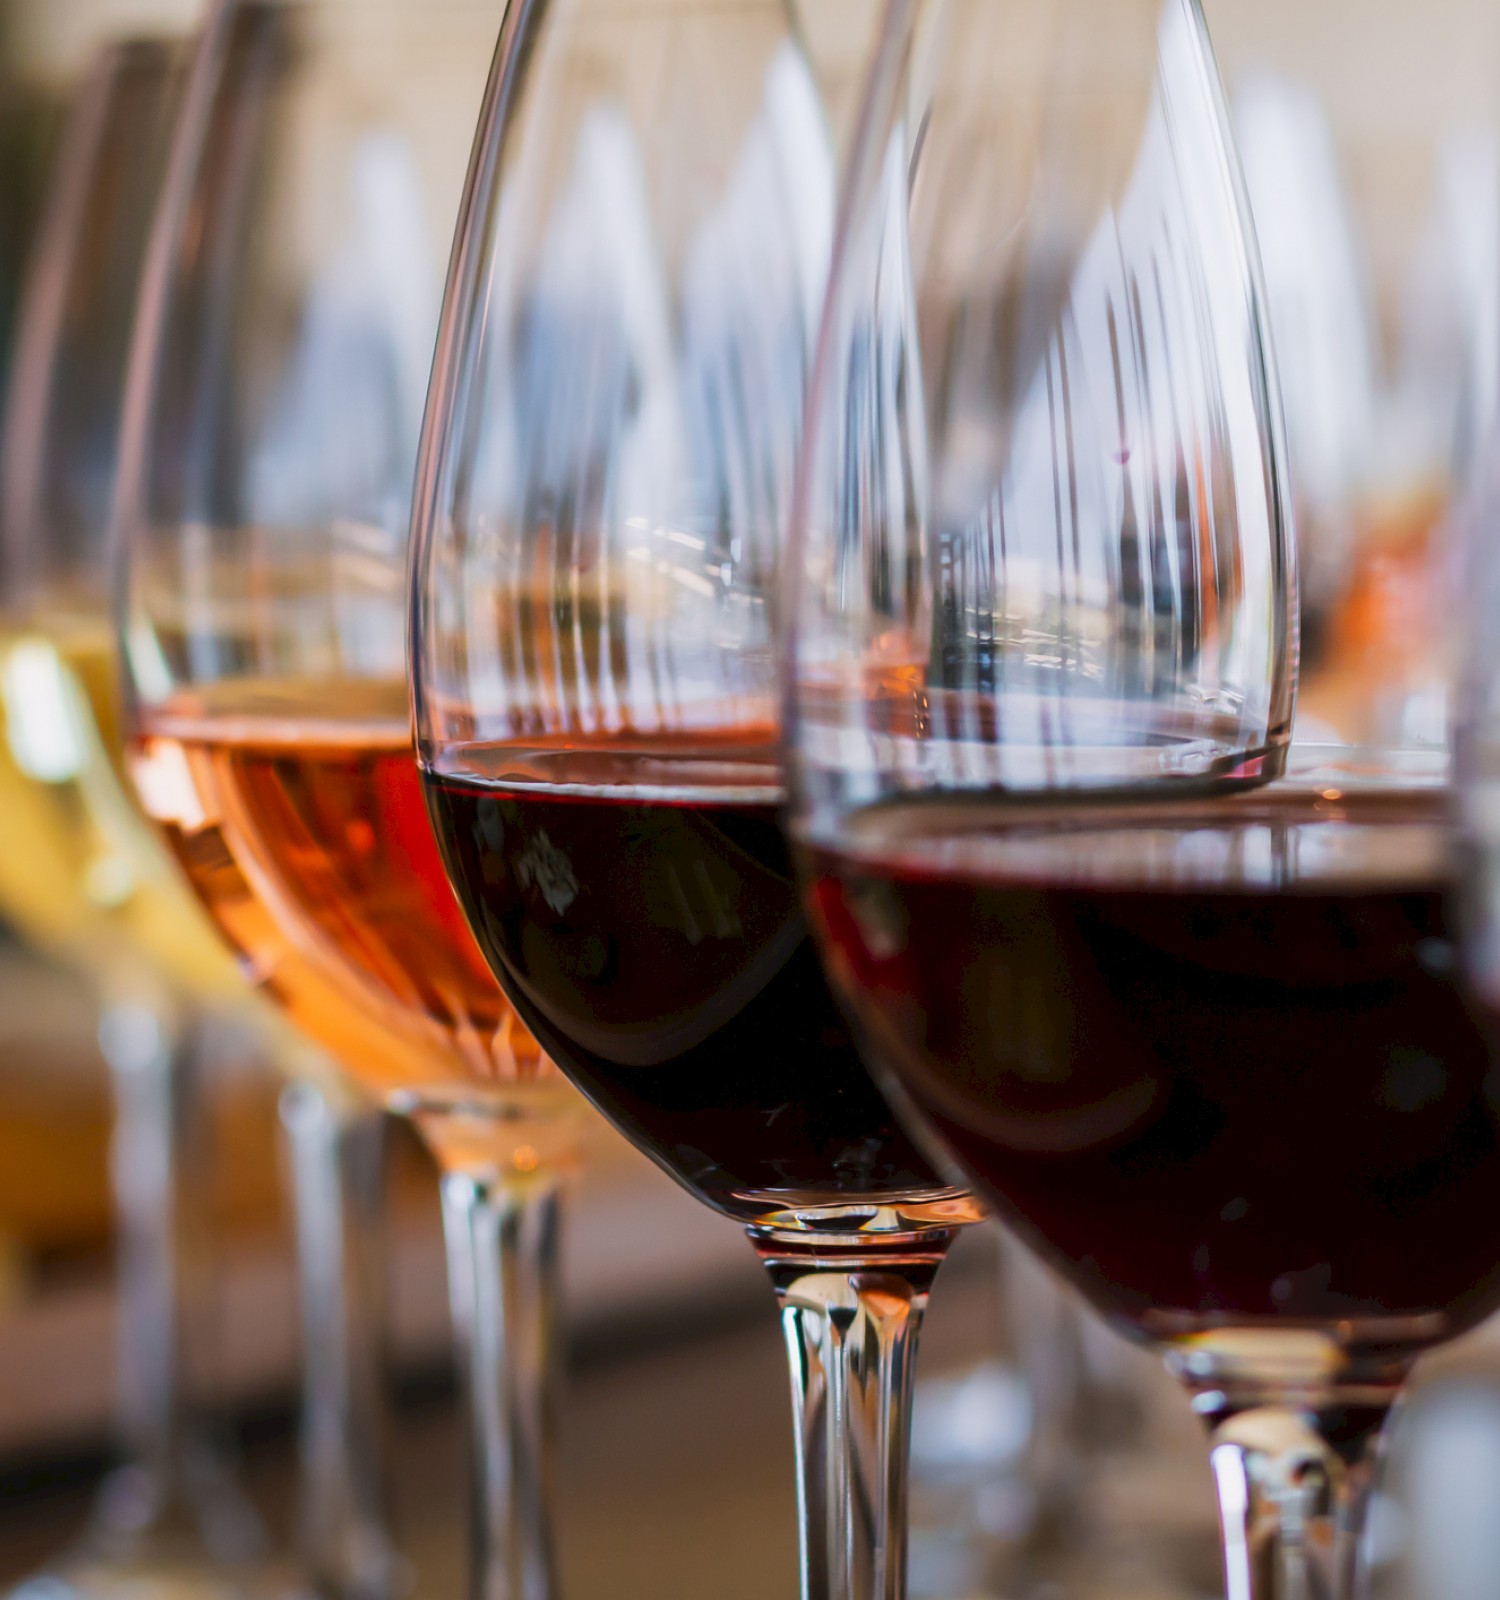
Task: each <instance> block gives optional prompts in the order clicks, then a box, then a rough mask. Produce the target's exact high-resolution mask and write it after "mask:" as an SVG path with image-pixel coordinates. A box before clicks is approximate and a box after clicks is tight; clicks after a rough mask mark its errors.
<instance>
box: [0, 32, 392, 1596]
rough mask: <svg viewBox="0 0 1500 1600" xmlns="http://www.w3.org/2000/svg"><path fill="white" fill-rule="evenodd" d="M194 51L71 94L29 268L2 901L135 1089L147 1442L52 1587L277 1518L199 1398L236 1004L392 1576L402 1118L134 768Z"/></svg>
mask: <svg viewBox="0 0 1500 1600" xmlns="http://www.w3.org/2000/svg"><path fill="white" fill-rule="evenodd" d="M186 65H187V44H186V42H184V41H175V40H170V39H163V38H146V37H141V38H133V39H126V40H123V41H119V42H116V43H112V44H110V45H108V46H106V47H104V49H103V50H102V51H101V53H100V54H99V55H98V56H97V58H96V59H95V61H94V63H93V65H92V68H91V70H90V71H89V72H88V74H87V75H86V77H85V79H84V81H83V83H82V85H81V87H80V88H79V90H78V92H77V94H76V97H75V99H74V102H73V105H72V108H71V111H70V115H69V118H68V122H67V127H66V130H65V133H64V137H63V140H62V143H61V147H60V149H59V151H58V155H57V158H56V161H55V163H54V166H53V171H52V174H51V177H50V180H49V183H48V186H47V198H46V205H45V209H44V212H43V216H42V219H41V226H40V230H39V234H38V238H37V242H36V247H35V250H34V252H33V258H32V261H31V265H30V268H29V271H28V274H27V277H26V285H25V290H24V294H23V297H22V302H21V311H20V333H19V338H18V343H17V352H16V362H15V369H14V372H13V375H12V382H11V385H10V390H9V396H8V403H7V408H6V426H5V433H4V441H3V453H0V527H3V534H4V545H3V549H4V556H5V565H4V583H3V586H0V601H3V622H0V802H3V805H4V813H5V820H6V839H5V849H4V850H3V851H0V906H3V907H4V909H5V911H6V913H7V915H9V916H10V917H12V918H13V919H14V920H15V921H16V922H17V924H18V925H19V926H20V927H21V928H22V929H23V930H24V931H25V932H26V933H27V934H28V936H29V937H31V938H32V939H33V940H34V941H35V942H37V943H38V944H40V945H42V946H43V947H45V948H47V949H49V950H51V951H52V952H53V953H54V954H56V955H58V956H60V957H61V958H62V959H64V960H65V961H68V962H70V963H72V964H74V965H75V966H80V967H81V968H82V969H83V971H84V972H85V974H86V975H87V976H88V977H89V978H90V979H91V980H92V981H93V982H94V983H95V984H96V985H97V986H98V988H99V991H100V994H101V1000H102V1004H103V1017H102V1022H101V1027H100V1042H101V1046H102V1048H103V1051H104V1054H105V1056H106V1058H107V1060H108V1062H109V1065H110V1067H111V1069H112V1072H113V1077H114V1083H115V1098H116V1108H117V1127H116V1133H115V1142H114V1157H113V1163H112V1166H113V1173H114V1182H115V1190H116V1209H117V1213H118V1217H119V1222H120V1228H121V1243H120V1263H121V1275H122V1282H121V1287H120V1306H121V1323H120V1368H121V1370H120V1377H119V1382H120V1423H119V1431H120V1435H121V1439H122V1441H123V1443H124V1445H125V1447H126V1450H127V1452H128V1457H129V1459H128V1462H127V1464H126V1465H125V1466H123V1467H122V1468H121V1469H120V1470H119V1471H118V1472H117V1473H116V1474H115V1475H114V1476H113V1477H112V1479H111V1480H110V1483H109V1485H108V1487H107V1489H106V1491H105V1494H104V1496H103V1498H102V1500H101V1502H100V1507H99V1512H98V1516H97V1517H96V1525H95V1528H94V1530H93V1533H92V1535H91V1537H90V1540H89V1542H88V1544H87V1546H86V1548H85V1550H84V1552H83V1553H81V1554H80V1555H79V1556H77V1557H76V1558H72V1559H70V1560H69V1561H68V1562H67V1563H66V1564H65V1565H64V1566H63V1567H61V1568H59V1569H54V1570H53V1571H51V1572H49V1573H48V1574H47V1575H46V1577H45V1580H44V1581H45V1583H46V1585H47V1586H48V1592H49V1593H53V1592H55V1587H56V1585H57V1584H58V1583H59V1582H65V1583H67V1584H68V1585H69V1586H70V1587H71V1588H72V1589H74V1590H88V1591H90V1592H110V1591H113V1590H117V1589H120V1588H123V1587H127V1586H128V1585H129V1584H131V1583H136V1582H142V1581H146V1580H148V1579H150V1580H153V1581H161V1582H167V1581H175V1582H178V1583H196V1584H198V1585H199V1586H203V1587H211V1588H222V1589H224V1590H226V1592H227V1591H229V1590H232V1589H234V1588H235V1587H237V1586H239V1585H242V1584H243V1583H244V1582H245V1581H247V1579H246V1578H245V1575H244V1573H243V1572H242V1571H239V1566H242V1565H243V1561H244V1559H245V1558H246V1556H247V1555H248V1553H249V1552H250V1551H251V1550H252V1549H253V1548H254V1546H255V1545H256V1544H257V1543H258V1541H259V1539H260V1537H261V1536H260V1534H259V1533H258V1532H257V1531H256V1523H255V1519H254V1518H253V1516H252V1515H251V1513H250V1511H249V1509H248V1507H247V1506H246V1505H245V1504H244V1503H243V1502H242V1501H241V1500H240V1498H239V1496H238V1491H237V1490H236V1489H235V1488H234V1486H233V1484H232V1481H231V1478H230V1474H229V1469H228V1465H227V1463H226V1462H225V1460H224V1459H223V1458H222V1456H221V1454H220V1452H219V1451H218V1450H217V1449H215V1448H214V1446H213V1441H212V1437H211V1434H210V1432H209V1430H208V1429H207V1428H206V1426H205V1421H204V1416H203V1415H202V1413H203V1411H204V1409H205V1407H206V1406H207V1405H208V1404H209V1403H210V1402H211V1399H212V1396H211V1394H210V1393H209V1392H208V1391H207V1386H208V1384H209V1382H210V1377H209V1375H210V1373H211V1370H212V1366H213V1362H214V1354H213V1350H212V1348H210V1346H211V1345H212V1343H213V1340H212V1336H211V1330H212V1317H211V1315H210V1314H209V1312H210V1307H209V1305H208V1302H209V1300H210V1299H211V1291H212V1289H213V1286H214V1285H213V1280H214V1277H215V1269H214V1267H213V1265H212V1261H213V1256H214V1253H215V1250H216V1241H215V1239H214V1238H213V1236H212V1228H211V1226H210V1225H209V1224H208V1221H207V1219H208V1217H209V1215H210V1213H211V1211H212V1188H213V1171H212V1166H213V1163H212V1159H211V1152H210V1151H209V1149H208V1148H207V1146H208V1144H209V1143H210V1124H209V1122H208V1120H207V1119H206V1118H205V1115H204V1111H205V1109H206V1106H205V1103H204V1102H205V1100H206V1099H207V1098H210V1097H211V1096H212V1093H213V1080H214V1076H215V1074H214V1071H213V1060H212V1058H213V1055H214V1053H215V1051H216V1049H218V1048H220V1046H219V1044H218V1043H217V1035H219V1034H222V1033H223V1031H224V1025H225V1023H226V1021H227V1022H228V1023H229V1024H230V1026H232V1027H233V1028H234V1029H235V1030H236V1031H238V1032H240V1033H243V1032H245V1030H246V1029H247V1028H248V1029H249V1030H250V1032H251V1034H252V1036H253V1037H255V1038H257V1039H258V1040H259V1042H260V1043H261V1044H262V1045H263V1046H264V1048H265V1050H266V1051H267V1052H268V1054H270V1055H272V1056H274V1059H275V1061H276V1063H277V1065H278V1066H279V1067H281V1068H282V1069H283V1070H284V1071H285V1072H286V1073H287V1075H288V1076H289V1078H290V1079H291V1084H290V1086H289V1087H288V1089H287V1091H286V1094H285V1097H284V1122H285V1125H286V1127H287V1130H288V1137H289V1141H290V1145H291V1149H292V1157H293V1159H292V1169H293V1174H294V1178H295V1186H296V1195H297V1203H298V1221H299V1228H298V1265H299V1278H300V1283H301V1289H302V1307H303V1333H304V1346H303V1348H304V1399H305V1423H304V1436H303V1443H304V1462H303V1464H304V1480H303V1502H304V1503H303V1521H304V1533H305V1538H306V1541H307V1556H308V1565H309V1568H310V1573H311V1576H312V1577H313V1579H314V1581H315V1582H316V1583H317V1584H318V1586H319V1588H320V1591H321V1592H323V1593H326V1594H345V1593H348V1594H354V1593H358V1594H359V1595H361V1596H362V1597H368V1596H370V1595H379V1594H382V1593H388V1592H390V1591H391V1590H392V1588H393V1587H394V1586H395V1582H396V1563H395V1560H394V1556H393V1554H392V1551H391V1547H390V1543H389V1540H388V1538H387V1536H386V1534H385V1531H384V1508H383V1503H382V1502H383V1492H382V1486H381V1482H380V1475H379V1471H378V1453H377V1452H376V1451H375V1449H374V1444H375V1438H376V1434H377V1432H378V1428H377V1425H376V1421H375V1417H376V1415H377V1414H378V1409H379V1396H378V1390H377V1378H376V1372H377V1365H378V1362H377V1356H376V1353H375V1352H376V1347H377V1345H378V1343H379V1338H378V1331H377V1326H376V1325H377V1322H378V1315H379V1313H378V1299H377V1285H376V1284H375V1283H374V1282H373V1281H372V1268H371V1261H372V1254H373V1250H374V1237H375V1235H376V1233H377V1231H378V1227H379V1218H378V1212H379V1206H380V1194H381V1187H382V1185H381V1181H380V1171H379V1167H380V1151H381V1145H382V1139H381V1118H380V1115H379V1113H377V1112H375V1111H373V1110H372V1109H370V1108H369V1106H368V1104H367V1103H363V1102H358V1101H355V1100H354V1099H352V1098H351V1097H350V1096H349V1095H348V1094H347V1093H346V1092H344V1091H343V1090H342V1089H340V1088H339V1087H338V1086H337V1084H335V1083H333V1082H332V1081H331V1079H330V1075H329V1071H328V1068H327V1066H326V1064H325V1063H324V1062H323V1061H322V1059H321V1057H320V1055H319V1053H318V1052H316V1051H314V1050H312V1049H311V1048H309V1047H308V1046H307V1045H305V1044H303V1043H302V1042H300V1041H298V1040H296V1039H295V1038H293V1037H292V1036H291V1035H290V1034H289V1033H288V1032H287V1031H286V1030H285V1029H284V1028H283V1027H281V1026H280V1024H279V1023H277V1021H276V1019H275V1018H274V1017H273V1016H272V1014H271V1013H270V1012H269V1011H267V1010H266V1009H265V1008H263V1007H261V1006H259V1005H257V1004H256V1003H255V1002H254V1000H253V996H252V992H251V990H250V988H249V986H248V985H247V984H246V983H245V980H244V978H243V977H242V976H241V975H240V973H239V972H238V971H237V970H236V968H235V964H234V961H233V959H232V957H231V956H230V954H229V952H228V951H227V950H226V949H225V948H224V947H223V945H222V943H221V941H220V940H219V938H218V937H217V935H216V934H215V932H214V930H213V928H212V926H211V925H210V924H209V923H208V921H207V919H206V918H205V917H204V916H203V913H202V910H201V908H200V907H199V906H198V904H197V902H196V900H195V899H194V898H193V896H192V894H191V893H190V892H189V890H188V888H187V886H186V884H185V883H184V882H183V881H182V878H181V875H180V873H179V871H178V869H177V867H176V864H175V863H174V862H173V861H172V859H171V857H170V855H169V854H168V853H167V851H166V850H165V849H164V848H163V845H162V843H161V840H160V839H159V837H158V836H157V834H156V833H155V831H154V829H152V827H151V825H150V824H149V823H148V822H147V821H146V819H145V818H144V817H142V816H141V815H140V814H139V812H138V810H137V809H136V807H135V805H134V803H133V801H132V799H131V798H130V792H129V788H128V785H127V784H126V783H125V782H124V781H123V761H124V750H123V746H122V744H121V737H120V734H121V730H120V721H121V719H120V692H119V683H118V675H117V671H116V661H117V649H116V645H115V642H114V638H113V632H112V615H111V598H110V590H109V584H108V581H107V563H106V561H105V559H104V551H105V542H106V536H107V532H108V526H109V497H110V493H111V489H112V486H113V482H114V475H115V463H116V453H117V444H118V436H119V427H120V411H121V403H122V389H123V383H124V369H125V357H126V352H127V348H128V344H129V336H130V324H131V318H132V314H133V311H134V303H135V294H136V289H137V286H138V284H139V280H140V274H141V267H142V263H143V259H144V254H145V247H146V239H147V235H148V232H149V226H150V220H151V215H152V212H153V210H154V207H155V203H156V197H157V194H158V191H159V190H160V187H161V183H162V179H163V174H164V171H165V166H166V155H167V147H168V135H169V131H170V126H171V120H172V118H173V116H174V115H175V113H176V109H177V106H178V102H179V100H180V98H181V92H182V88H183V83H184V79H185V69H186ZM237 1564H238V1565H237ZM39 1581H41V1580H39Z"/></svg>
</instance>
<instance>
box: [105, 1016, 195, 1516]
mask: <svg viewBox="0 0 1500 1600" xmlns="http://www.w3.org/2000/svg"><path fill="white" fill-rule="evenodd" d="M99 1039H100V1045H101V1048H102V1050H103V1053H104V1056H105V1059H106V1061H107V1062H108V1063H109V1067H110V1071H111V1075H112V1078H113V1083H114V1093H115V1131H114V1140H113V1145H112V1149H111V1155H110V1172H111V1179H112V1182H113V1185H114V1198H115V1210H116V1216H117V1219H118V1226H119V1232H120V1243H119V1273H118V1280H119V1305H120V1320H119V1335H118V1337H119V1345H118V1360H119V1377H118V1395H119V1400H118V1404H119V1428H120V1433H121V1437H122V1443H123V1445H124V1447H125V1451H126V1464H125V1468H124V1471H123V1473H122V1475H121V1480H120V1481H121V1483H122V1484H127V1485H128V1493H126V1494H123V1495H121V1496H118V1497H117V1498H118V1499H121V1500H125V1499H128V1500H129V1502H130V1505H129V1508H128V1509H126V1508H124V1507H123V1506H122V1507H121V1512H122V1517H123V1519H124V1520H125V1521H126V1522H128V1523H131V1524H134V1530H135V1531H138V1530H140V1529H142V1528H144V1527H145V1526H146V1525H148V1524H149V1523H150V1522H151V1521H153V1520H155V1519H157V1518H159V1517H160V1516H161V1515H162V1514H163V1511H164V1508H165V1506H166V1504H167V1502H168V1501H170V1500H172V1499H173V1498H174V1497H175V1496H176V1495H177V1494H178V1493H179V1492H180V1491H182V1490H183V1489H184V1488H185V1487H186V1486H187V1484H188V1483H189V1481H190V1479H191V1477H192V1465H191V1463H192V1461H193V1458H194V1457H195V1456H196V1455H197V1454H198V1453H199V1452H200V1451H201V1450H203V1449H204V1448H206V1447H205V1445H204V1442H203V1435H202V1430H201V1429H200V1427H199V1419H198V1418H197V1417H196V1415H195V1412H194V1401H195V1399H196V1398H197V1394H198V1391H199V1390H200V1388H201V1385H202V1383H203V1381H204V1377H205V1373H204V1357H205V1351H204V1350H203V1339H204V1334H205V1331H206V1330H205V1321H206V1316H207V1311H208V1307H207V1304H206V1301H207V1291H208V1274H209V1269H208V1260H209V1241H208V1239H207V1238H206V1237H205V1226H206V1221H207V1217H208V1215H209V1211H210V1209H211V1201H210V1196H209V1194H208V1193H207V1192H206V1191H207V1189H208V1183H207V1178H208V1171H207V1163H206V1161H205V1152H204V1151H203V1149H202V1148H201V1136H202V1134H203V1131H204V1130H203V1127H202V1125H201V1124H202V1117H201V1109H202V1108H201V1105H200V1103H199V1102H200V1091H201V1084H200V1082H199V1078H200V1069H201V1061H200V1059H199V1057H200V1047H201V1044H202V1035H201V1029H200V1027H199V1025H198V1024H197V1023H196V1022H195V1021H191V1020H189V1021H187V1022H186V1023H181V1024H179V1022H178V1020H177V1019H174V1018H173V1017H171V1016H170V1015H169V1014H168V1011H167V1009H166V1008H163V1007H158V1006H154V1005H152V1004H150V1003H146V1002H142V1001H137V1000H133V999H121V998H113V999H111V1000H109V1001H108V1002H107V1003H106V1005H105V1008H104V1010H103V1013H102V1015H101V1018H100V1025H99ZM106 1515H108V1502H107V1503H106Z"/></svg>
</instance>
